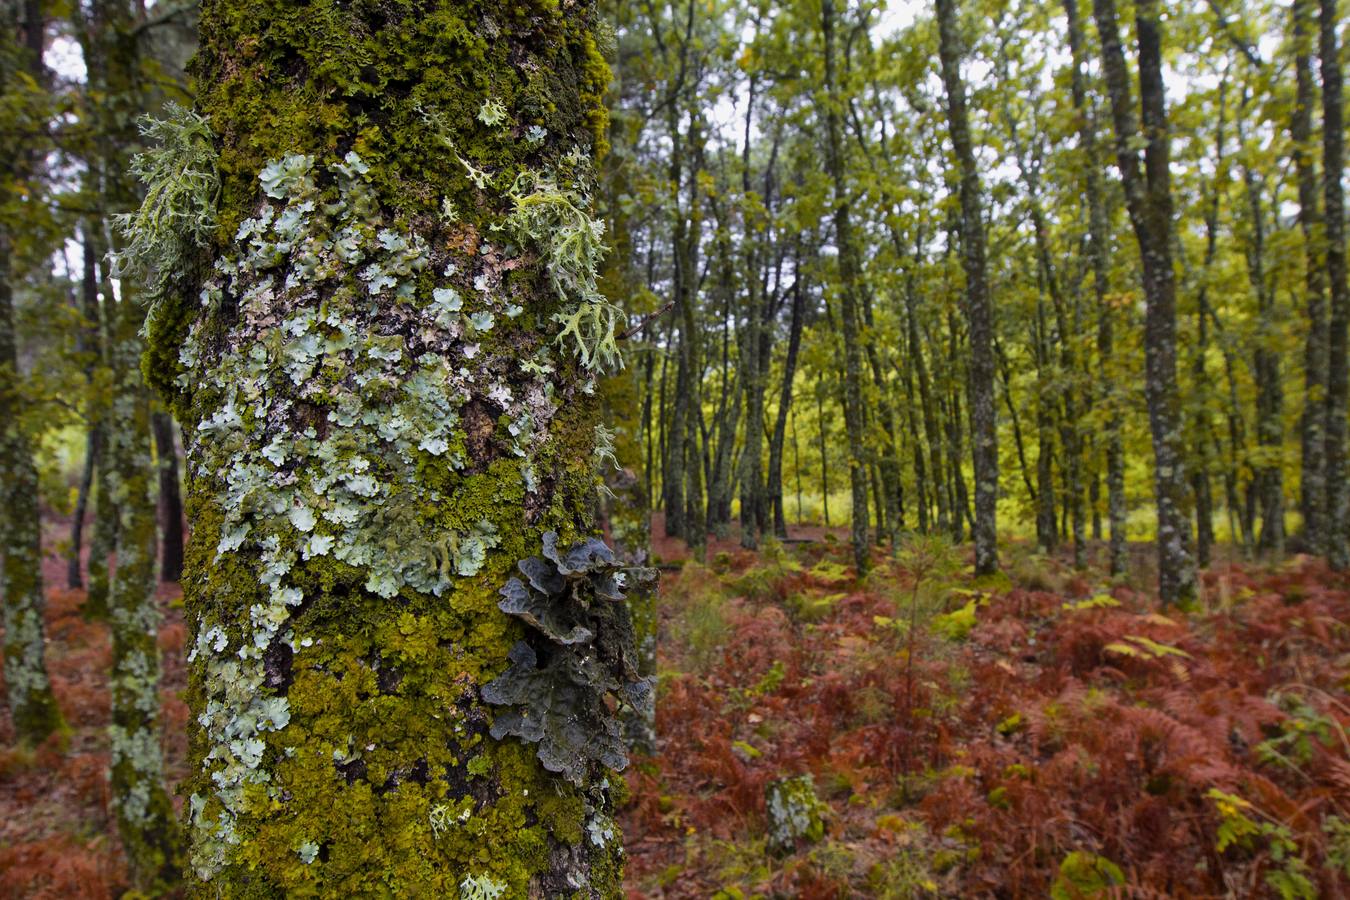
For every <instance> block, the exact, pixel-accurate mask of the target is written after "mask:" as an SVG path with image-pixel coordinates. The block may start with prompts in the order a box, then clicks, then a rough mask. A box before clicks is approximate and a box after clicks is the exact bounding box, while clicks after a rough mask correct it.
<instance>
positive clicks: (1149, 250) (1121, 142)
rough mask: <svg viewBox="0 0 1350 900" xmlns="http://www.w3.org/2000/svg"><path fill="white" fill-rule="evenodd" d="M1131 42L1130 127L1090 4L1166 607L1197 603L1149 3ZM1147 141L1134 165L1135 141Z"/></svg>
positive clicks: (1125, 79) (1158, 58) (1116, 63)
mask: <svg viewBox="0 0 1350 900" xmlns="http://www.w3.org/2000/svg"><path fill="white" fill-rule="evenodd" d="M1133 5H1134V9H1135V25H1136V31H1137V33H1138V44H1139V95H1140V97H1139V105H1140V110H1141V112H1140V115H1139V118H1138V121H1137V122H1136V117H1135V113H1134V107H1133V105H1132V100H1131V90H1130V79H1129V72H1128V69H1127V67H1126V64H1125V52H1124V49H1123V48H1122V46H1121V43H1120V29H1119V26H1118V24H1117V17H1116V5H1115V0H1093V15H1094V16H1095V18H1096V20H1097V30H1098V32H1099V34H1100V35H1101V44H1102V72H1103V76H1104V77H1105V80H1106V87H1107V94H1108V95H1109V98H1110V103H1111V117H1112V120H1113V121H1114V123H1115V138H1116V160H1117V165H1118V166H1119V168H1120V172H1121V182H1122V184H1123V186H1124V188H1125V201H1126V207H1127V209H1128V211H1129V214H1130V221H1131V224H1132V225H1133V226H1134V233H1135V237H1136V239H1137V242H1138V244H1139V255H1140V258H1141V260H1142V265H1143V270H1144V295H1145V301H1146V309H1145V322H1144V357H1145V370H1146V371H1145V394H1146V397H1147V403H1148V413H1149V429H1150V432H1151V434H1152V437H1153V456H1154V467H1153V468H1154V472H1153V484H1154V495H1155V498H1156V501H1157V509H1158V541H1157V543H1158V594H1159V597H1160V599H1161V600H1162V602H1163V603H1164V604H1173V603H1179V604H1188V603H1191V602H1192V601H1193V600H1194V599H1195V578H1196V574H1195V558H1194V556H1193V555H1192V549H1193V544H1192V541H1191V528H1190V522H1189V519H1188V516H1187V507H1188V505H1189V504H1188V502H1187V501H1188V497H1187V493H1188V492H1187V489H1186V485H1187V477H1186V468H1185V456H1184V454H1183V452H1182V450H1183V447H1182V430H1181V409H1180V398H1179V394H1178V392H1177V372H1176V369H1177V365H1176V364H1177V359H1176V356H1177V340H1176V329H1177V322H1176V273H1175V272H1174V271H1173V269H1172V249H1171V244H1170V241H1171V234H1172V193H1171V176H1170V174H1169V170H1168V159H1169V157H1170V153H1171V143H1170V141H1171V138H1170V135H1169V134H1168V126H1167V116H1166V112H1165V107H1164V97H1163V80H1162V74H1161V72H1162V27H1161V23H1160V20H1159V15H1158V4H1157V3H1156V2H1155V0H1135V2H1134V4H1133ZM1140 139H1142V140H1143V142H1144V143H1145V148H1144V154H1143V159H1142V160H1141V159H1140V155H1139V152H1138V149H1137V148H1136V145H1135V142H1136V141H1138V140H1140Z"/></svg>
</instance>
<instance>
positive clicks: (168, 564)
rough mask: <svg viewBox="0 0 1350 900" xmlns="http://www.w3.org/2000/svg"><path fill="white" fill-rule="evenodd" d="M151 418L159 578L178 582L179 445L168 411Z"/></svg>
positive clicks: (180, 547)
mask: <svg viewBox="0 0 1350 900" xmlns="http://www.w3.org/2000/svg"><path fill="white" fill-rule="evenodd" d="M150 421H151V427H152V428H153V430H154V434H155V460H156V463H157V468H158V469H159V518H160V522H161V532H160V534H161V540H160V557H159V577H160V579H161V580H163V581H181V580H182V578H183V495H182V493H181V492H180V491H179V488H178V448H177V446H176V444H175V442H174V436H173V418H172V417H171V416H170V415H169V414H168V413H165V412H160V411H156V412H155V413H154V414H153V415H152V416H151V420H150Z"/></svg>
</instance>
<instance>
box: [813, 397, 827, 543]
mask: <svg viewBox="0 0 1350 900" xmlns="http://www.w3.org/2000/svg"><path fill="white" fill-rule="evenodd" d="M823 381H824V378H823V377H822V376H820V375H817V376H816V424H817V425H818V426H819V427H818V428H817V429H816V431H817V433H818V434H819V435H820V496H821V503H822V505H823V507H824V516H825V527H826V528H829V527H830V461H829V455H828V454H827V453H826V452H825V385H824V384H823Z"/></svg>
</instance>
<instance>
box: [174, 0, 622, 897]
mask: <svg viewBox="0 0 1350 900" xmlns="http://www.w3.org/2000/svg"><path fill="white" fill-rule="evenodd" d="M591 14H592V10H591V5H590V4H588V3H583V4H580V5H574V6H570V7H568V8H566V9H564V8H562V7H561V6H559V5H558V4H556V3H550V2H547V0H538V2H526V3H522V4H512V5H508V6H505V7H503V6H501V5H500V4H489V3H476V2H471V3H465V4H441V5H437V6H434V7H432V8H427V9H418V10H417V11H416V13H415V14H414V13H413V12H412V11H411V10H409V9H407V8H405V6H404V5H403V4H393V5H388V4H386V5H383V6H379V7H378V9H377V8H376V7H372V6H371V5H369V4H364V5H363V4H343V3H338V2H336V0H319V2H317V3H313V4H308V5H306V7H305V8H303V9H299V8H296V7H294V6H293V5H284V4H282V5H278V4H275V3H273V2H265V0H244V2H237V3H229V4H225V3H221V2H208V3H205V4H203V9H202V33H203V44H202V52H201V54H200V55H199V57H198V63H197V65H198V68H199V75H200V76H201V77H202V81H201V89H200V90H199V96H200V97H201V103H202V107H201V111H202V113H203V114H204V115H207V116H209V118H210V121H211V122H212V126H213V130H214V131H215V132H216V135H217V146H218V149H219V171H220V175H221V199H220V203H219V205H218V210H217V223H218V224H217V229H216V232H215V236H214V241H215V245H216V246H215V248H214V250H213V256H214V265H212V266H211V267H210V268H209V269H208V270H207V271H205V272H203V273H201V275H202V277H201V278H200V279H199V280H200V284H199V286H198V288H199V289H196V290H193V291H192V292H190V293H188V294H187V295H186V296H187V297H188V298H189V299H188V302H186V303H181V304H179V306H178V307H177V308H176V310H177V311H176V313H175V314H176V315H177V316H178V318H176V319H171V317H169V316H168V315H167V313H165V314H162V318H163V320H164V321H165V323H166V326H167V327H164V328H160V329H154V330H152V336H151V342H152V345H153V352H154V353H156V354H159V356H160V358H164V359H172V369H173V371H174V383H173V384H172V386H171V387H172V390H173V392H174V399H175V408H176V410H177V411H178V414H179V415H180V417H181V418H182V420H183V422H184V433H185V437H186V443H187V445H188V456H189V477H190V478H191V479H192V485H193V490H192V492H191V493H192V496H191V498H190V500H189V504H188V505H189V515H190V518H191V520H192V522H193V538H192V545H191V547H190V550H189V557H190V563H189V567H188V570H189V571H188V577H187V580H186V583H185V590H186V594H187V598H186V602H187V609H188V613H189V620H190V622H191V625H192V627H193V629H194V638H193V642H192V646H193V648H194V655H193V659H192V663H191V666H190V690H189V700H190V704H191V706H192V708H193V711H194V713H195V714H196V718H195V719H194V722H193V726H194V731H193V734H192V754H191V755H192V759H193V761H194V763H195V764H196V765H197V766H198V768H197V770H196V771H195V772H193V773H192V774H191V775H190V777H189V784H188V787H187V789H188V791H189V792H190V793H191V795H192V796H191V798H190V801H189V814H190V816H191V819H192V822H193V824H194V847H193V864H194V867H195V872H194V874H195V875H196V876H197V878H198V882H199V883H198V884H197V886H196V888H195V889H196V890H197V892H198V893H199V894H201V895H204V896H205V895H216V894H223V895H228V896H240V897H252V896H371V895H384V894H389V893H404V894H409V895H417V896H455V895H456V894H457V893H458V892H459V890H460V888H461V887H462V885H463V884H464V883H465V879H467V878H474V879H479V881H480V883H482V884H492V885H500V886H502V889H503V891H504V893H503V896H526V895H529V894H531V893H534V894H537V895H544V896H555V895H558V894H564V895H570V894H574V893H580V894H581V895H583V896H612V895H614V894H616V893H617V892H618V891H619V890H620V871H619V868H620V861H621V851H620V848H619V847H618V842H617V841H610V842H608V843H607V844H606V846H605V847H603V848H602V847H598V846H596V845H595V844H594V843H590V842H587V841H583V837H584V836H585V834H586V828H587V825H586V823H587V817H588V815H590V814H589V813H588V810H594V811H595V812H594V816H603V815H607V814H608V811H609V810H611V809H612V808H613V804H614V802H615V796H616V795H617V793H618V792H619V791H620V790H621V785H618V784H616V785H614V786H610V785H608V784H607V783H606V782H605V781H604V780H603V779H601V780H599V781H598V782H596V783H589V784H587V785H586V786H585V787H584V788H580V787H576V786H574V785H571V784H568V783H567V782H566V781H565V780H563V779H560V778H558V777H556V776H555V775H553V774H551V773H549V772H548V771H547V770H545V769H544V768H543V767H542V766H541V765H539V763H538V761H537V760H536V759H535V757H534V754H533V752H532V749H533V748H530V747H527V746H525V745H522V744H521V743H520V742H518V741H514V740H503V741H498V740H494V739H493V738H492V737H491V733H490V728H491V724H492V711H491V708H490V707H488V706H486V705H485V704H484V702H483V701H482V698H481V695H480V687H481V686H482V685H484V684H486V683H488V682H490V681H491V680H492V679H493V678H495V677H496V676H498V675H499V674H500V673H501V672H502V670H503V669H504V668H506V667H507V666H508V665H509V663H508V660H507V654H508V651H509V649H510V647H511V646H512V643H513V641H514V640H515V639H516V637H517V636H518V628H519V626H517V625H514V624H513V622H512V620H511V619H510V618H509V617H507V616H505V615H503V614H502V613H501V612H500V610H498V609H497V607H496V603H495V600H496V597H495V586H497V585H500V584H501V583H502V582H503V581H504V580H505V579H506V577H507V570H508V568H509V567H510V566H511V565H513V563H514V561H515V560H517V559H521V558H523V557H525V556H526V555H528V554H529V553H530V552H531V551H532V550H533V549H534V548H535V547H537V546H538V543H539V541H540V540H541V535H542V533H543V532H544V531H547V530H553V531H556V532H558V533H559V534H561V535H564V536H565V538H566V539H567V540H569V541H572V540H576V539H577V538H578V536H579V535H580V534H583V533H585V532H586V531H587V529H588V521H587V514H586V509H587V507H588V505H589V500H590V494H591V491H592V489H593V480H592V477H591V475H590V473H588V472H586V471H584V468H585V467H580V469H581V470H578V467H576V466H574V465H572V464H571V463H572V461H574V460H578V459H581V460H585V459H588V458H589V457H590V455H591V452H592V442H593V439H594V432H593V427H594V419H593V416H594V412H595V403H594V401H593V399H592V398H591V397H590V395H589V394H588V392H587V390H588V388H589V387H590V386H591V383H592V379H593V377H594V375H593V373H591V372H590V371H588V370H587V369H586V368H585V366H584V365H583V363H582V361H581V360H579V359H578V358H576V357H575V356H574V355H573V354H572V353H570V352H560V348H559V346H558V345H557V344H556V342H555V340H554V339H555V337H556V335H555V334H554V333H553V332H554V329H553V328H552V327H551V323H552V322H553V321H554V316H556V315H557V314H558V313H560V312H563V311H565V310H566V309H567V308H568V307H569V306H570V305H571V304H572V303H573V301H572V300H571V299H570V298H567V297H564V296H560V295H559V294H558V293H557V292H556V291H555V290H553V289H552V284H551V281H550V279H549V275H548V272H547V270H546V267H545V264H544V262H543V253H542V252H541V248H540V247H539V246H538V245H536V244H533V243H529V244H527V243H526V242H524V241H522V240H520V239H518V238H517V237H516V236H515V235H514V234H513V233H512V231H511V229H510V228H509V226H508V225H507V219H508V217H509V216H510V213H511V210H512V208H513V203H512V201H511V199H510V198H509V197H508V196H507V194H506V188H507V187H509V185H510V184H511V183H512V182H513V181H514V180H515V179H516V178H517V177H519V176H520V175H521V173H523V172H526V171H531V172H537V173H541V174H547V176H548V177H552V178H554V179H557V180H559V183H560V184H561V185H562V187H563V188H565V189H571V188H572V184H571V183H570V179H571V178H572V176H571V175H569V174H568V172H567V170H566V169H565V166H564V162H563V160H564V158H565V157H566V156H567V155H568V154H569V153H570V152H571V151H572V150H573V149H574V148H577V147H581V148H583V150H582V152H581V153H580V154H579V155H578V161H580V160H581V159H584V157H585V156H587V155H589V152H588V150H587V149H586V148H587V147H588V145H590V144H591V143H592V141H593V133H594V129H595V126H596V123H597V121H602V120H603V111H602V110H600V109H599V107H598V106H597V103H596V101H597V100H598V98H599V93H600V91H601V90H603V81H602V80H601V75H602V72H603V62H602V61H601V64H600V66H599V67H598V68H597V67H596V66H595V60H594V58H593V56H592V53H591V46H590V42H589V39H588V37H587V30H588V24H589V19H590V17H591ZM260 22H266V23H267V27H266V28H265V29H261V30H260V29H259V23H260ZM489 101H494V102H495V103H499V104H500V105H501V108H502V110H501V111H502V113H504V118H501V119H500V121H495V124H490V123H489V122H487V121H484V120H483V118H481V117H480V113H482V112H483V111H484V110H485V108H486V109H487V112H488V116H487V118H489V119H492V120H497V111H496V110H495V108H494V107H493V106H492V105H490V104H489ZM534 128H538V129H540V130H542V136H541V137H540V138H539V139H538V140H532V139H531V138H530V137H529V135H531V134H535V135H538V134H539V133H540V132H539V131H532V130H531V129H534ZM447 138H448V139H449V141H448V142H447V140H446V139H447ZM170 353H171V356H170ZM594 816H593V817H594ZM601 831H602V832H603V828H602V829H601Z"/></svg>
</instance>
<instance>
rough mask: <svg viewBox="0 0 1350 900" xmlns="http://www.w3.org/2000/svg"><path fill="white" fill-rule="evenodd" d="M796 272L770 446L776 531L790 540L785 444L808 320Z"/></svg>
mask: <svg viewBox="0 0 1350 900" xmlns="http://www.w3.org/2000/svg"><path fill="white" fill-rule="evenodd" d="M799 259H800V257H799ZM793 269H794V271H796V272H797V273H798V274H797V280H796V282H795V283H794V284H793V285H792V319H791V322H790V324H789V325H788V345H787V355H786V356H785V357H784V359H783V383H782V386H781V387H780V388H779V391H778V413H777V416H776V418H775V420H774V427H773V437H772V438H771V439H770V442H769V500H770V505H771V506H772V507H773V531H774V534H775V535H777V536H778V537H779V538H786V537H787V536H788V532H787V516H786V515H785V514H784V512H783V443H784V441H785V439H786V435H787V422H788V414H789V413H790V412H791V411H792V386H793V381H794V380H795V378H796V376H797V353H798V351H800V349H801V345H802V324H803V320H804V319H805V318H806V290H805V287H804V285H803V284H802V280H801V274H800V268H799V267H798V266H795V265H794V266H793Z"/></svg>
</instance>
